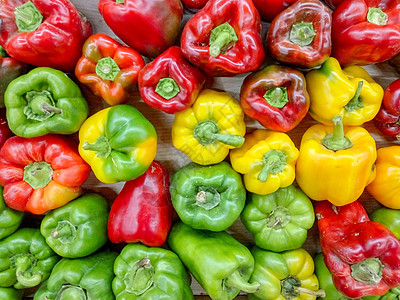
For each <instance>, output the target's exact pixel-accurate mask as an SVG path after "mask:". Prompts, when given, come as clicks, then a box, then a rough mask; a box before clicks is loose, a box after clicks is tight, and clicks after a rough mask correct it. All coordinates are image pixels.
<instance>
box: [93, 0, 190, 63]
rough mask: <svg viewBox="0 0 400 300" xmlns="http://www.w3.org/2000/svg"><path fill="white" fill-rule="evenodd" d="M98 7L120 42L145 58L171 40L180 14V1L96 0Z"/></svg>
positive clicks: (156, 53) (166, 45) (171, 42)
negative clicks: (97, 0)
mask: <svg viewBox="0 0 400 300" xmlns="http://www.w3.org/2000/svg"><path fill="white" fill-rule="evenodd" d="M98 8H99V11H100V14H101V15H102V16H103V18H104V20H105V21H106V23H107V25H108V26H109V27H110V28H111V30H112V31H113V32H114V33H115V34H116V35H117V36H118V37H119V38H120V39H121V40H122V41H123V42H125V43H126V44H127V45H128V46H130V47H132V48H133V49H135V50H137V51H138V52H139V53H140V54H142V55H144V56H149V57H156V56H158V55H159V54H160V53H162V52H163V51H165V50H166V49H168V48H169V47H170V46H172V45H173V44H174V43H175V41H176V39H177V37H178V34H179V32H180V25H181V20H182V17H183V6H182V3H181V1H180V0H156V1H154V0H153V1H143V0H100V1H99V4H98Z"/></svg>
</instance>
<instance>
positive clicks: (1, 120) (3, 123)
mask: <svg viewBox="0 0 400 300" xmlns="http://www.w3.org/2000/svg"><path fill="white" fill-rule="evenodd" d="M0 70H1V69H0ZM13 135H14V134H13V133H12V131H11V130H10V127H8V123H7V118H6V109H5V108H0V148H1V147H3V145H4V143H5V142H6V140H7V139H8V138H9V137H12V136H13Z"/></svg>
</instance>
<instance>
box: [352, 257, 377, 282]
mask: <svg viewBox="0 0 400 300" xmlns="http://www.w3.org/2000/svg"><path fill="white" fill-rule="evenodd" d="M382 269H383V264H382V263H381V261H380V260H379V258H376V257H374V258H367V259H364V260H363V261H360V262H359V263H357V264H354V265H352V266H351V276H352V277H353V278H354V279H355V280H357V281H359V282H362V283H365V284H378V283H379V282H380V281H381V280H382Z"/></svg>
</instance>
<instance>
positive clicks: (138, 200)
mask: <svg viewBox="0 0 400 300" xmlns="http://www.w3.org/2000/svg"><path fill="white" fill-rule="evenodd" d="M172 217H173V207H172V203H171V196H170V193H169V175H168V171H167V169H166V168H165V167H164V166H163V164H162V163H161V162H159V161H153V163H152V164H151V165H150V167H149V169H148V170H147V171H146V173H144V174H143V175H142V176H140V177H138V178H136V179H134V180H130V181H127V182H126V183H125V185H124V187H123V188H122V190H121V192H120V193H119V195H118V196H117V198H115V200H114V203H113V204H112V207H111V211H110V216H109V218H108V237H109V238H110V241H111V242H113V243H121V242H127V243H136V242H142V243H143V244H145V245H147V246H154V247H157V246H161V245H162V244H164V242H165V240H166V238H167V235H168V232H169V229H170V227H171V224H172Z"/></svg>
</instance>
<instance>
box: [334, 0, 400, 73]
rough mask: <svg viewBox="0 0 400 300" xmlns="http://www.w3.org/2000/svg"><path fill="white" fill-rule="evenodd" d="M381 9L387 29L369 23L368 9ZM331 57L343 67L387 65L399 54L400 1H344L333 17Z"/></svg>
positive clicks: (383, 26) (384, 26)
mask: <svg viewBox="0 0 400 300" xmlns="http://www.w3.org/2000/svg"><path fill="white" fill-rule="evenodd" d="M369 7H379V8H381V9H382V11H383V12H384V13H386V14H387V16H388V21H387V24H386V25H378V24H374V23H371V22H369V21H368V20H367V14H368V8H369ZM332 24H333V25H332V56H333V57H335V58H336V59H337V60H338V61H339V63H340V64H341V65H342V66H348V65H354V64H357V65H367V64H371V63H378V62H383V61H386V60H388V59H390V58H392V57H394V56H395V55H396V54H397V53H399V52H400V1H389V0H382V1H379V0H345V1H343V2H342V3H340V4H339V6H338V7H337V8H336V9H335V10H334V12H333V14H332Z"/></svg>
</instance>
